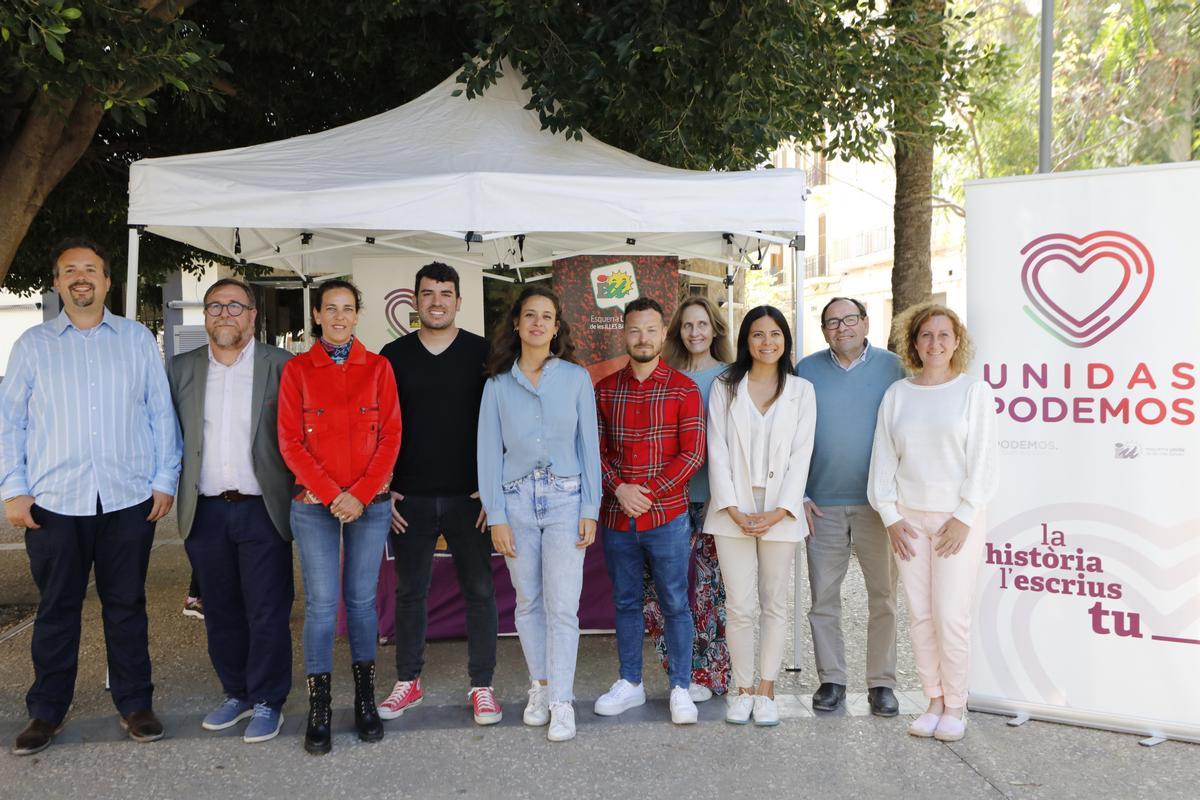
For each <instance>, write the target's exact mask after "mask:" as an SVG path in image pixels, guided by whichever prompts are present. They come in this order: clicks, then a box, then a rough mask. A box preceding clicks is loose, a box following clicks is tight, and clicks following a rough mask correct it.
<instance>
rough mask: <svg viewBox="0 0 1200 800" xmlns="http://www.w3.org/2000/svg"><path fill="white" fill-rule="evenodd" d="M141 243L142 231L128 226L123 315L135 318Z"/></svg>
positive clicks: (133, 226) (134, 226)
mask: <svg viewBox="0 0 1200 800" xmlns="http://www.w3.org/2000/svg"><path fill="white" fill-rule="evenodd" d="M141 243H142V231H141V228H140V227H138V226H137V225H131V226H130V227H129V258H128V260H127V262H126V269H125V281H126V283H125V316H126V317H127V318H128V319H132V320H136V319H137V285H138V256H139V255H140V253H139V252H138V251H139V249H140V246H141Z"/></svg>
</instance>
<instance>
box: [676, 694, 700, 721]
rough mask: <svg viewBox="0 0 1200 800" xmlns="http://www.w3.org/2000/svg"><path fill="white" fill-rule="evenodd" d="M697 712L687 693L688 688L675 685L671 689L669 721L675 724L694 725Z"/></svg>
mask: <svg viewBox="0 0 1200 800" xmlns="http://www.w3.org/2000/svg"><path fill="white" fill-rule="evenodd" d="M697 716H698V714H697V712H696V704H695V703H693V702H692V698H691V697H690V696H689V695H688V690H687V689H685V688H683V687H682V686H676V687H675V688H674V689H672V690H671V722H674V723H675V724H676V725H694V724H695V723H696V718H697Z"/></svg>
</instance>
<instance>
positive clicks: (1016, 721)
mask: <svg viewBox="0 0 1200 800" xmlns="http://www.w3.org/2000/svg"><path fill="white" fill-rule="evenodd" d="M1030 719H1031V717H1030V716H1029V715H1028V714H1026V713H1025V712H1024V711H1019V712H1017V715H1016V716H1015V717H1013V718H1012V719H1010V720H1009V721H1008V722H1006V723H1005V724H1006V725H1008V727H1010V728H1019V727H1021V726H1022V725H1024V724H1025V723H1026V722H1029V720H1030Z"/></svg>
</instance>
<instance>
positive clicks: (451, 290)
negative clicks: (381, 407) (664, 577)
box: [379, 261, 501, 725]
mask: <svg viewBox="0 0 1200 800" xmlns="http://www.w3.org/2000/svg"><path fill="white" fill-rule="evenodd" d="M416 292H417V314H418V315H419V316H420V319H421V328H420V329H419V330H418V331H417V332H416V333H415V334H410V335H408V336H402V337H400V338H399V339H396V340H395V341H393V342H390V343H389V344H387V345H385V346H384V348H383V350H381V351H380V354H381V355H382V356H383V357H384V358H386V359H387V360H388V361H389V362H391V365H392V369H393V370H394V371H395V373H396V388H397V390H398V392H399V395H400V417H401V419H402V420H403V421H404V437H403V441H402V443H401V445H400V456H399V458H398V459H397V460H396V469H395V471H394V474H393V476H392V501H393V503H392V533H391V538H392V541H391V544H392V552H393V553H394V554H395V557H396V560H395V565H396V576H397V584H396V678H397V681H396V685H395V687H394V688H393V689H392V692H391V694H390V695H388V697H387V699H386V700H384V701H383V703H382V704H381V705H380V706H379V715H380V716H381V717H383V718H384V719H394V718H396V717H398V716H400V715H401V714H403V713H404V711H405V710H406V709H408V708H411V707H412V706H415V705H417V704H418V703H420V702H421V700H422V699H423V697H424V694H423V692H422V689H421V669H422V667H424V664H425V627H426V623H427V621H428V615H427V607H426V600H427V599H428V596H429V581H430V575H431V573H432V571H433V551H434V548H435V546H436V545H437V540H438V535H439V534H440V535H442V536H444V537H445V539H446V545H447V546H448V547H449V549H450V554H451V555H452V556H453V557H454V571H455V573H456V574H457V576H458V585H459V588H460V589H461V590H462V593H463V597H464V598H465V600H466V605H467V671H468V673H469V674H470V677H471V691H470V694H469V697H470V700H471V705H472V710H473V712H474V715H475V722H477V723H479V724H480V725H492V724H495V723H497V722H499V721H500V717H501V712H500V704H499V702H497V700H496V694H495V692H494V691H493V689H492V673H493V672H494V671H495V669H496V633H497V618H496V594H495V589H494V587H493V585H492V561H491V556H492V542H491V539H490V538H489V537H488V535H487V518H486V516H485V514H484V512H483V506H482V505H481V504H480V502H479V491H478V488H479V487H478V483H479V481H478V478H477V477H476V463H475V462H476V459H475V436H476V429H477V428H478V426H479V401H480V398H481V397H482V396H483V382H484V377H483V363H484V361H485V360H486V359H487V355H488V349H489V347H488V342H487V340H486V339H484V338H483V337H481V336H476V335H475V334H473V333H470V332H469V331H464V330H462V329H460V328H459V327H457V326H456V325H455V315H456V314H457V313H458V310H459V309H460V308H461V307H462V296H461V295H460V294H459V280H458V272H456V271H455V270H454V268H453V267H451V266H448V265H446V264H442V263H440V262H436V261H435V262H433V263H431V264H426V265H425V266H424V267H422V268H421V269H420V271H419V272H417V286H416Z"/></svg>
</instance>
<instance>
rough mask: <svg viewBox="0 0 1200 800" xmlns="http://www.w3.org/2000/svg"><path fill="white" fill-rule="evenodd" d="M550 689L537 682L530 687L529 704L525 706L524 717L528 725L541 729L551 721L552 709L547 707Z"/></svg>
mask: <svg viewBox="0 0 1200 800" xmlns="http://www.w3.org/2000/svg"><path fill="white" fill-rule="evenodd" d="M549 688H550V687H548V686H546V685H545V684H544V683H538V682H537V681H534V682H533V685H531V686H530V687H529V702H528V703H526V704H525V715H524V716H523V717H522V719H523V720H524V721H525V724H526V725H528V726H530V727H532V728H540V727H542V726H543V725H545V724H546V723H547V722H549V721H550V708H549V706H548V705H547V702H548V699H549V698H548V697H547V695H548V694H549Z"/></svg>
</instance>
